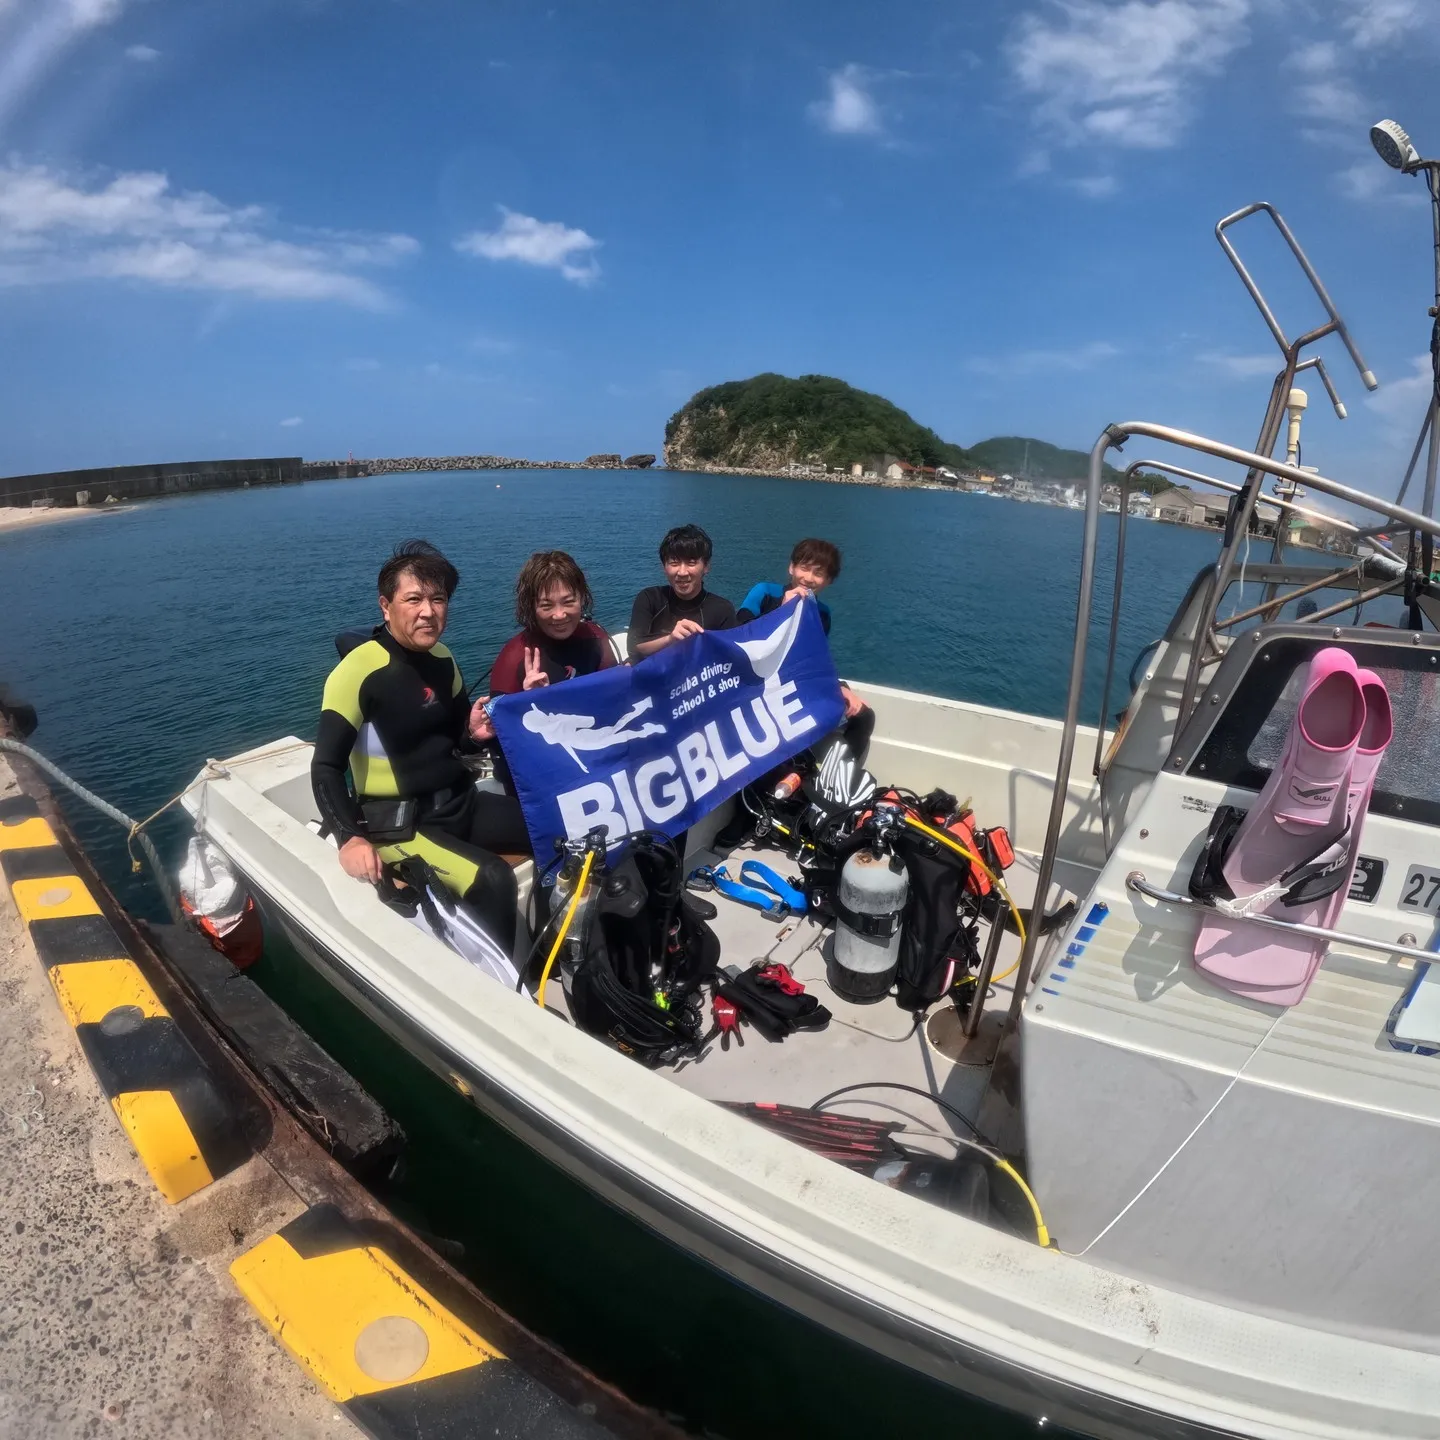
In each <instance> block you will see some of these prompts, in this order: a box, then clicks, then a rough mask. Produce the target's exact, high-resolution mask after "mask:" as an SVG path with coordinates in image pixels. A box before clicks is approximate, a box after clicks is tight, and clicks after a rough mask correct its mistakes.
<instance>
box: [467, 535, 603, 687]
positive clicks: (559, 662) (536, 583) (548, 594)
mask: <svg viewBox="0 0 1440 1440" xmlns="http://www.w3.org/2000/svg"><path fill="white" fill-rule="evenodd" d="M594 603H595V601H594V597H593V596H592V595H591V594H590V586H589V584H588V583H587V582H586V580H585V572H584V571H583V570H581V568H580V567H579V565H577V564H576V563H575V561H574V559H573V558H572V557H571V556H569V555H567V554H566V553H565V552H564V551H563V550H541V551H538V552H537V553H536V554H534V555H532V556H531V557H530V558H529V559H528V560H527V561H526V562H525V564H524V565H523V566H522V567H521V569H520V574H519V576H518V578H517V579H516V581H515V619H516V620H517V621H518V622H519V625H520V632H519V634H517V635H513V636H511V638H510V639H509V640H507V641H506V642H505V645H504V647H503V648H502V649H501V651H500V653H499V654H498V655H497V656H496V657H495V663H494V665H493V666H491V668H490V693H491V694H492V695H514V694H517V693H518V692H519V691H521V690H536V689H539V688H541V687H542V686H545V685H558V684H559V683H560V682H561V681H563V680H570V679H573V678H574V677H575V676H576V675H593V674H594V673H595V672H596V671H597V670H608V669H609V668H610V667H611V666H612V665H614V664H615V663H616V662H615V651H614V649H613V647H612V646H611V644H610V637H609V635H607V634H606V633H605V631H604V629H603V628H602V627H601V626H599V625H597V624H596V623H595V622H594V621H593V620H591V619H589V618H588V616H589V612H590V610H591V608H592V606H593V605H594Z"/></svg>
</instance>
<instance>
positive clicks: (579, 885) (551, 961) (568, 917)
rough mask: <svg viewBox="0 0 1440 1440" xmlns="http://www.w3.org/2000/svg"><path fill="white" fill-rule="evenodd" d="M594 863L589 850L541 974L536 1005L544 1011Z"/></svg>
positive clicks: (592, 852)
mask: <svg viewBox="0 0 1440 1440" xmlns="http://www.w3.org/2000/svg"><path fill="white" fill-rule="evenodd" d="M594 862H595V852H594V851H593V850H587V851H586V852H585V863H584V864H583V865H581V867H580V878H579V880H577V881H576V882H575V890H574V893H573V894H572V895H571V896H570V904H569V905H568V906H567V907H566V910H565V918H564V919H563V920H562V921H561V922H560V933H559V934H558V935H557V936H556V937H555V943H554V944H553V945H552V946H551V947H550V955H549V958H548V959H547V960H546V961H545V968H544V969H543V970H542V971H541V972H540V983H539V985H537V986H536V987H535V1003H536V1004H537V1005H538V1006H540V1008H541V1009H542V1010H543V1009H544V1008H545V984H546V982H547V981H548V980H549V979H550V971H551V970H552V969H553V968H554V965H555V957H556V956H557V955H558V954H559V953H560V947H561V946H562V945H563V944H564V943H565V936H566V935H567V934H568V933H569V930H570V922H571V921H572V920H573V919H574V918H575V910H576V907H577V906H578V905H579V904H580V897H581V896H582V895H583V894H584V893H585V882H586V881H587V880H588V879H589V878H590V866H591V865H592V864H594Z"/></svg>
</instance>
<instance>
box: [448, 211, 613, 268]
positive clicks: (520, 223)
mask: <svg viewBox="0 0 1440 1440" xmlns="http://www.w3.org/2000/svg"><path fill="white" fill-rule="evenodd" d="M500 213H501V215H502V216H503V217H504V219H503V220H502V221H501V222H500V228H499V229H498V230H472V231H471V232H470V234H468V235H462V236H461V237H460V238H459V239H458V240H457V241H456V242H455V248H456V249H457V250H458V251H459V252H460V253H461V254H462V255H478V256H480V257H481V258H482V259H485V260H518V261H520V263H521V264H522V265H539V266H541V267H542V268H544V269H547V270H558V271H559V272H560V273H561V274H562V275H563V276H564V277H565V278H566V279H567V280H573V281H575V283H576V284H577V285H588V284H589V283H590V282H591V281H592V280H594V279H595V278H596V276H598V275H599V274H600V266H599V265H598V264H597V263H596V261H595V257H594V256H593V255H592V254H591V253H590V252H591V251H592V250H597V249H598V248H599V247H600V241H598V240H597V239H595V237H594V236H593V235H587V234H586V233H585V232H584V231H583V230H573V229H571V228H570V226H568V225H562V224H561V223H560V222H559V221H558V220H537V219H536V218H535V217H534V216H533V215H520V214H517V213H516V212H515V211H514V210H508V209H506V207H505V206H504V205H502V206H500Z"/></svg>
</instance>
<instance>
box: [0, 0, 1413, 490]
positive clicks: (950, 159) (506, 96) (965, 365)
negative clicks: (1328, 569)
mask: <svg viewBox="0 0 1440 1440" xmlns="http://www.w3.org/2000/svg"><path fill="white" fill-rule="evenodd" d="M1437 52H1440V0H1348V3H1329V0H1314V3H1311V4H1308V5H1307V4H1304V3H1299V4H1292V3H1287V4H1281V3H1278V0H1156V3H1150V0H1119V3H1113V0H1024V3H1014V4H1007V5H995V4H978V3H975V4H966V3H954V0H952V3H943V4H942V3H931V0H911V3H909V4H905V5H899V6H894V5H892V6H879V5H874V4H869V3H865V4H859V3H841V0H818V3H781V4H775V3H773V0H771V3H765V4H761V3H756V0H730V3H726V4H723V5H721V4H707V3H693V4H660V3H648V4H641V3H602V0H589V3H582V0H573V3H563V0H562V3H556V4H553V5H551V6H550V7H549V8H545V7H544V6H543V5H541V4H520V3H515V0H511V3H486V0H246V3H235V0H230V3H213V0H183V3H182V0H0V350H3V353H4V355H5V356H6V360H7V363H6V364H5V366H4V384H3V386H0V473H16V472H25V471H30V470H45V469H52V468H54V469H58V468H65V467H71V466H80V465H91V464H112V463H113V464H124V463H135V462H141V461H149V460H171V459H188V458H201V457H206V456H228V455H256V454H268V455H273V454H294V453H300V454H304V455H305V456H307V457H309V458H322V457H331V456H336V455H341V456H343V455H344V454H346V453H347V452H353V453H354V454H356V455H396V454H413V453H424V454H451V453H469V452H491V453H501V454H511V455H524V456H530V457H536V458H576V457H583V456H584V455H585V454H587V453H589V452H591V451H594V450H620V451H623V452H627V453H628V452H631V451H648V450H656V451H658V450H659V449H660V447H661V441H662V431H663V426H664V423H665V420H666V418H667V417H668V416H669V415H670V413H671V412H672V411H673V410H674V409H675V408H676V407H677V406H678V405H679V404H681V403H682V402H683V401H684V400H685V399H686V398H687V396H688V395H689V394H690V393H691V392H692V391H694V390H696V389H698V388H699V387H701V386H703V385H707V384H712V383H716V382H718V381H721V380H727V379H734V378H739V377H742V376H746V375H751V374H754V373H756V372H759V371H762V370H777V371H781V372H783V373H786V374H792V375H793V374H800V373H807V372H822V373H827V374H832V375H838V376H841V377H842V378H844V379H846V380H848V381H850V382H852V383H853V384H856V385H859V386H862V387H864V388H866V389H870V390H875V391H877V392H879V393H880V394H883V395H885V396H887V397H889V398H890V399H893V400H894V401H895V402H896V403H898V404H900V405H901V406H903V407H904V408H905V409H907V410H909V411H910V412H911V413H912V414H913V415H914V416H915V417H916V418H917V419H919V420H921V421H923V422H924V423H926V424H929V425H931V426H933V427H934V428H935V429H936V430H938V431H939V432H940V433H941V434H942V435H943V436H945V437H946V438H947V439H952V440H955V441H958V442H960V443H962V444H964V443H967V442H973V441H976V440H979V439H981V438H984V437H986V436H988V435H993V434H1007V433H1020V434H1031V435H1036V436H1039V437H1041V438H1043V439H1047V440H1051V441H1054V442H1056V443H1060V444H1065V445H1075V446H1082V447H1086V448H1088V446H1089V444H1090V443H1091V442H1092V441H1093V439H1094V437H1095V435H1096V434H1097V433H1098V432H1099V431H1100V429H1101V427H1102V426H1103V425H1104V424H1105V423H1107V422H1108V421H1111V420H1118V419H1122V418H1149V419H1157V420H1161V421H1165V422H1168V423H1175V424H1179V425H1182V426H1186V427H1190V428H1196V429H1203V430H1208V431H1210V432H1211V433H1214V434H1216V435H1218V436H1220V437H1221V438H1224V439H1228V440H1231V441H1235V442H1239V443H1245V444H1248V443H1250V442H1251V441H1252V440H1253V438H1254V432H1255V428H1256V426H1257V424H1258V420H1259V414H1260V410H1261V408H1262V405H1263V401H1264V397H1265V394H1266V392H1267V390H1268V378H1269V376H1270V375H1272V374H1273V373H1274V370H1275V368H1277V367H1276V363H1275V351H1274V349H1273V345H1272V344H1271V343H1270V342H1269V340H1268V337H1267V335H1266V332H1265V331H1264V329H1263V327H1262V326H1261V323H1260V321H1259V318H1258V316H1257V315H1256V314H1255V312H1254V310H1253V309H1252V308H1251V307H1250V305H1249V302H1248V301H1247V300H1246V298H1245V297H1244V295H1243V292H1242V291H1241V290H1240V288H1239V286H1238V284H1237V283H1236V281H1235V279H1234V276H1233V274H1232V273H1231V271H1230V270H1229V267H1228V266H1227V265H1226V263H1225V261H1224V258H1223V256H1222V254H1221V252H1220V250H1219V248H1218V246H1217V245H1216V243H1215V240H1214V238H1213V235H1212V233H1211V232H1212V227H1213V225H1214V222H1215V220H1216V219H1217V218H1218V217H1219V216H1221V215H1222V214H1224V213H1226V212H1227V211H1229V210H1232V209H1235V208H1238V207H1239V206H1241V205H1243V204H1245V203H1247V202H1248V201H1251V200H1256V199H1262V198H1263V199H1268V200H1271V201H1273V202H1274V203H1275V204H1276V205H1277V206H1279V208H1280V209H1281V210H1282V211H1283V212H1284V214H1285V215H1286V217H1287V218H1288V219H1289V220H1290V222H1291V224H1292V225H1293V226H1294V228H1295V229H1296V231H1297V233H1298V234H1299V236H1300V238H1301V240H1302V242H1304V243H1305V244H1306V245H1307V247H1308V248H1309V249H1310V251H1311V254H1312V256H1313V258H1314V260H1315V262H1316V264H1317V266H1318V267H1319V269H1320V272H1321V274H1322V275H1323V276H1324V277H1325V279H1326V281H1327V282H1328V284H1329V286H1330V288H1331V290H1332V293H1333V294H1334V296H1335V298H1336V300H1337V302H1338V303H1339V304H1340V306H1341V308H1342V310H1343V311H1344V312H1345V313H1346V315H1347V318H1348V319H1349V320H1350V322H1351V325H1352V328H1353V331H1354V333H1355V336H1356V339H1357V340H1358V342H1359V344H1360V346H1361V348H1362V350H1363V351H1364V352H1365V355H1366V359H1367V360H1368V361H1369V363H1370V364H1371V366H1372V367H1373V368H1374V370H1375V371H1376V373H1377V374H1378V375H1379V376H1380V378H1381V380H1382V382H1383V384H1382V389H1381V390H1380V392H1379V393H1378V394H1377V395H1376V396H1375V397H1373V398H1371V399H1369V400H1366V399H1365V398H1363V392H1362V390H1361V387H1360V384H1359V381H1358V377H1357V376H1356V375H1355V373H1354V371H1353V369H1352V368H1350V366H1349V364H1348V362H1347V360H1346V359H1345V357H1344V355H1343V351H1341V349H1340V348H1339V346H1338V344H1336V343H1335V342H1334V341H1331V342H1328V344H1327V348H1326V350H1325V352H1324V353H1325V354H1326V355H1327V359H1328V360H1329V362H1330V365H1331V369H1332V373H1333V374H1334V376H1335V379H1336V381H1337V384H1338V385H1339V386H1340V388H1341V391H1342V394H1343V395H1344V397H1345V398H1346V400H1347V401H1348V402H1349V405H1350V411H1351V416H1352V418H1351V419H1350V420H1349V421H1348V422H1347V423H1346V425H1344V426H1339V425H1338V424H1337V423H1336V422H1335V421H1334V420H1333V419H1329V418H1327V416H1326V415H1325V413H1324V407H1323V405H1322V404H1321V403H1320V402H1321V400H1322V397H1321V395H1320V393H1319V387H1318V385H1312V386H1311V387H1310V388H1311V390H1312V401H1313V402H1314V403H1312V409H1311V413H1310V419H1309V420H1308V421H1307V439H1308V443H1307V455H1306V459H1307V460H1313V461H1316V462H1322V461H1323V463H1324V464H1325V467H1326V468H1327V469H1329V470H1331V471H1333V472H1334V473H1337V474H1339V475H1341V476H1344V477H1347V478H1350V479H1353V480H1358V481H1364V482H1366V483H1368V484H1372V485H1374V486H1375V487H1376V488H1380V489H1385V490H1393V482H1394V476H1395V471H1396V465H1397V458H1396V457H1397V454H1398V453H1399V452H1400V451H1402V450H1403V451H1405V452H1406V453H1408V448H1409V440H1410V437H1412V436H1413V433H1414V430H1415V428H1416V426H1417V425H1418V423H1419V419H1420V416H1421V413H1422V410H1423V405H1424V392H1423V379H1422V377H1421V376H1420V372H1419V371H1418V369H1417V365H1418V363H1419V358H1420V357H1421V356H1422V355H1423V352H1424V350H1425V345H1426V341H1427V329H1428V323H1429V322H1428V320H1427V318H1426V316H1425V308H1426V306H1427V305H1428V304H1429V296H1428V293H1427V285H1428V281H1429V268H1428V267H1429V256H1428V235H1429V226H1428V215H1427V210H1426V208H1425V206H1424V205H1423V204H1422V203H1421V202H1422V198H1423V197H1422V186H1421V183H1420V182H1419V181H1417V180H1415V179H1411V178H1407V177H1403V176H1400V175H1398V174H1395V173H1394V172H1392V171H1389V170H1387V169H1385V168H1384V166H1382V165H1381V163H1380V162H1379V160H1378V159H1377V158H1376V157H1375V156H1374V155H1373V153H1372V152H1371V150H1370V147H1369V144H1368V142H1367V139H1366V133H1367V130H1368V126H1369V124H1370V122H1371V121H1372V120H1374V119H1377V118H1380V117H1381V116H1382V115H1394V116H1395V117H1397V118H1398V119H1400V120H1401V121H1402V122H1403V123H1405V124H1406V125H1407V126H1408V127H1409V129H1410V130H1411V132H1412V134H1413V135H1414V137H1415V139H1416V142H1417V144H1418V145H1419V146H1420V148H1421V150H1422V152H1425V153H1434V152H1435V151H1437V150H1440V86H1437V85H1436V84H1435V83H1434V77H1435V74H1436V64H1437V59H1440V54H1437ZM1250 223H1251V224H1252V225H1255V226H1256V228H1254V229H1253V230H1252V229H1248V228H1247V229H1246V230H1244V231H1242V232H1240V241H1241V244H1242V246H1243V248H1244V249H1245V253H1246V254H1247V257H1249V258H1253V260H1254V264H1255V268H1256V270H1257V273H1258V274H1259V275H1260V278H1261V279H1262V282H1263V283H1265V284H1266V285H1267V286H1273V289H1274V293H1275V296H1276V299H1277V303H1278V306H1279V308H1280V310H1281V312H1282V319H1283V320H1284V322H1285V323H1286V324H1287V325H1288V326H1290V327H1291V328H1292V331H1293V330H1298V329H1301V328H1304V327H1305V326H1306V325H1308V324H1310V323H1312V322H1313V321H1314V319H1315V313H1316V312H1315V310H1314V307H1313V304H1312V305H1309V306H1307V305H1306V303H1305V296H1304V295H1303V294H1302V292H1301V291H1300V289H1299V288H1297V286H1296V285H1295V283H1294V277H1293V276H1292V275H1291V273H1290V272H1289V271H1288V269H1287V268H1286V267H1285V266H1284V265H1283V264H1282V263H1281V262H1282V257H1281V256H1280V253H1279V250H1278V248H1277V246H1276V245H1275V244H1274V242H1273V238H1272V237H1271V236H1270V235H1267V234H1265V233H1263V232H1262V230H1261V228H1260V226H1259V224H1258V223H1257V222H1250ZM1401 458H1402V459H1403V456H1402V457H1401Z"/></svg>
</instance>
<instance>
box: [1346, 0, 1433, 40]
mask: <svg viewBox="0 0 1440 1440" xmlns="http://www.w3.org/2000/svg"><path fill="white" fill-rule="evenodd" d="M1346 8H1347V9H1348V10H1349V12H1350V13H1349V14H1348V15H1347V16H1346V19H1345V22H1344V23H1345V29H1346V30H1347V31H1348V32H1349V34H1350V38H1351V39H1352V40H1353V41H1354V42H1355V44H1356V45H1358V46H1359V47H1360V48H1361V49H1362V50H1376V49H1379V48H1380V47H1382V46H1385V45H1389V44H1391V43H1393V42H1394V41H1396V40H1401V39H1404V38H1405V36H1407V35H1410V34H1412V33H1414V32H1415V31H1418V30H1422V29H1425V28H1429V27H1433V26H1434V24H1435V22H1436V19H1437V18H1440V16H1437V7H1436V5H1435V4H1434V0H1358V3H1356V0H1347V6H1346Z"/></svg>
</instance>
